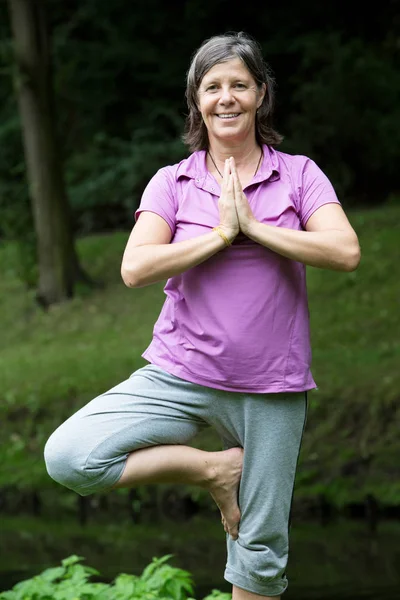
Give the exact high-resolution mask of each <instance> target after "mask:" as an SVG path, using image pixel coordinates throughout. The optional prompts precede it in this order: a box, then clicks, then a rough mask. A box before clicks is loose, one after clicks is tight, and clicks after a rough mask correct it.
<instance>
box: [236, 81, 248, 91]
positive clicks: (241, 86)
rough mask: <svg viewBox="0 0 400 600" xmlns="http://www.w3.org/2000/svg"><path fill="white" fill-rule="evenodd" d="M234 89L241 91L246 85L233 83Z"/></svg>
mask: <svg viewBox="0 0 400 600" xmlns="http://www.w3.org/2000/svg"><path fill="white" fill-rule="evenodd" d="M235 88H238V89H239V90H243V89H245V88H246V85H245V84H244V83H239V82H237V83H235Z"/></svg>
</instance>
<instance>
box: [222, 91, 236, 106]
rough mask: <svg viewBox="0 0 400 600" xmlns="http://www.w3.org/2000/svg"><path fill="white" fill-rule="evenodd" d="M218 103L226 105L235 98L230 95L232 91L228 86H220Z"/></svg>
mask: <svg viewBox="0 0 400 600" xmlns="http://www.w3.org/2000/svg"><path fill="white" fill-rule="evenodd" d="M218 102H219V104H223V105H227V104H231V103H232V102H235V98H234V97H233V96H232V92H231V90H230V88H229V87H223V88H221V94H220V97H219V101H218Z"/></svg>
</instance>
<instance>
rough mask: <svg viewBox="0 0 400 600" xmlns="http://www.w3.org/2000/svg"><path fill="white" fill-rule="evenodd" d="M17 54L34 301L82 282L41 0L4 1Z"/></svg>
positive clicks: (60, 296)
mask: <svg viewBox="0 0 400 600" xmlns="http://www.w3.org/2000/svg"><path fill="white" fill-rule="evenodd" d="M8 1H9V7H10V15H11V26H12V31H13V37H14V45H15V56H16V66H17V70H16V90H17V97H18V104H19V111H20V116H21V122H22V132H23V142H24V149H25V159H26V164H27V175H28V181H29V188H30V197H31V201H32V209H33V217H34V223H35V230H36V236H37V244H38V247H37V252H38V267H39V268H38V271H39V281H38V293H37V298H38V301H39V302H40V303H41V304H42V305H44V306H48V305H50V304H53V303H56V302H61V301H63V300H66V299H67V298H70V297H71V296H72V295H73V289H74V282H75V281H76V279H78V278H82V275H83V272H82V270H81V269H80V267H79V263H78V258H77V255H76V252H75V247H74V241H73V233H72V226H71V218H70V211H69V205H68V200H67V196H66V192H65V186H64V181H63V173H62V167H61V159H60V154H59V152H58V147H57V141H56V128H55V118H54V111H53V89H52V82H51V64H50V50H49V41H48V34H47V26H46V19H45V8H44V5H43V0H8Z"/></svg>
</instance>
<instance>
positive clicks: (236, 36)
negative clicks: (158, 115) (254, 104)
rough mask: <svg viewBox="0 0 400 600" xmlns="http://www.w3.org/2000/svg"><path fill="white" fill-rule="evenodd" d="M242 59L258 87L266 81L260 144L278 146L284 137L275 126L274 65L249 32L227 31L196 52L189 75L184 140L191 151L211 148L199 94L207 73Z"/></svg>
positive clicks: (258, 130)
mask: <svg viewBox="0 0 400 600" xmlns="http://www.w3.org/2000/svg"><path fill="white" fill-rule="evenodd" d="M232 58H240V59H241V60H242V61H243V62H244V64H245V65H246V67H247V69H248V71H249V72H250V73H251V75H252V77H253V79H254V80H255V82H256V84H257V86H258V88H259V89H260V88H261V86H262V84H263V83H265V84H266V88H267V89H266V93H265V96H264V99H263V102H262V104H261V106H260V108H259V109H258V111H257V116H256V138H257V142H258V143H259V144H268V145H269V146H277V145H278V144H280V143H281V141H282V140H283V136H281V135H280V134H279V133H278V132H277V131H275V130H274V129H273V127H272V112H273V106H274V88H275V81H274V78H273V76H272V73H271V70H270V67H269V66H268V65H267V63H266V62H265V61H264V59H263V56H262V52H261V47H260V45H259V44H258V42H256V40H255V39H253V38H252V37H251V36H249V35H248V34H247V33H244V32H242V31H241V32H239V33H235V32H232V33H225V34H223V35H216V36H213V37H211V38H209V39H207V40H205V41H204V42H203V43H202V45H201V46H200V47H199V48H198V50H197V51H196V52H195V54H194V56H193V58H192V62H191V64H190V67H189V70H188V72H187V78H186V100H187V104H188V108H189V114H188V115H187V117H186V123H185V132H184V134H183V138H182V139H183V141H184V143H185V144H186V145H187V146H188V147H189V149H190V151H191V152H194V151H196V150H205V149H207V148H208V134H207V128H206V126H205V124H204V121H203V118H202V115H201V113H200V111H199V109H198V106H197V102H198V98H197V94H198V90H199V87H200V84H201V81H202V79H203V77H204V75H205V74H206V73H207V72H208V71H209V70H210V69H211V68H212V67H214V65H216V64H218V63H222V62H226V61H228V60H231V59H232Z"/></svg>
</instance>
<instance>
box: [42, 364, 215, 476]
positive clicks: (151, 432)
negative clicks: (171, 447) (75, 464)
mask: <svg viewBox="0 0 400 600" xmlns="http://www.w3.org/2000/svg"><path fill="white" fill-rule="evenodd" d="M179 383H180V380H179V379H177V378H175V377H173V376H171V375H169V374H168V373H165V372H164V371H162V370H161V369H158V368H157V367H154V366H153V365H146V366H145V367H143V368H142V369H139V370H138V371H136V372H135V373H133V375H132V376H131V377H130V378H129V379H127V380H126V381H123V382H122V383H120V384H118V385H117V386H115V387H114V388H112V389H110V390H109V391H107V392H106V393H104V394H102V395H100V396H98V397H97V398H95V399H94V400H92V401H91V402H89V403H88V404H87V405H86V406H84V407H83V408H81V409H80V410H78V411H77V412H76V413H75V414H73V415H72V416H71V417H70V418H69V419H68V420H67V421H66V422H65V423H63V424H62V425H61V426H60V427H59V428H58V429H57V430H56V431H55V433H54V434H53V435H52V437H51V438H50V440H49V442H51V445H53V446H55V445H58V446H62V447H65V446H66V445H68V447H69V448H70V452H73V451H74V450H73V449H74V448H75V449H76V452H77V453H79V455H80V457H81V462H82V464H83V467H84V468H85V467H86V468H89V469H94V468H101V467H102V466H105V464H106V463H107V462H108V461H112V460H114V459H116V458H119V457H122V456H126V455H127V454H128V453H129V452H132V451H133V450H137V449H139V448H144V447H146V446H152V445H156V444H184V443H187V442H188V441H189V440H190V439H191V438H192V437H194V436H195V435H196V433H197V432H198V431H199V430H201V428H203V427H205V426H206V423H205V422H204V421H203V420H202V418H201V417H199V416H197V414H196V410H197V406H196V398H195V397H194V398H191V396H190V393H189V391H188V390H185V391H184V390H182V389H180V386H179Z"/></svg>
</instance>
